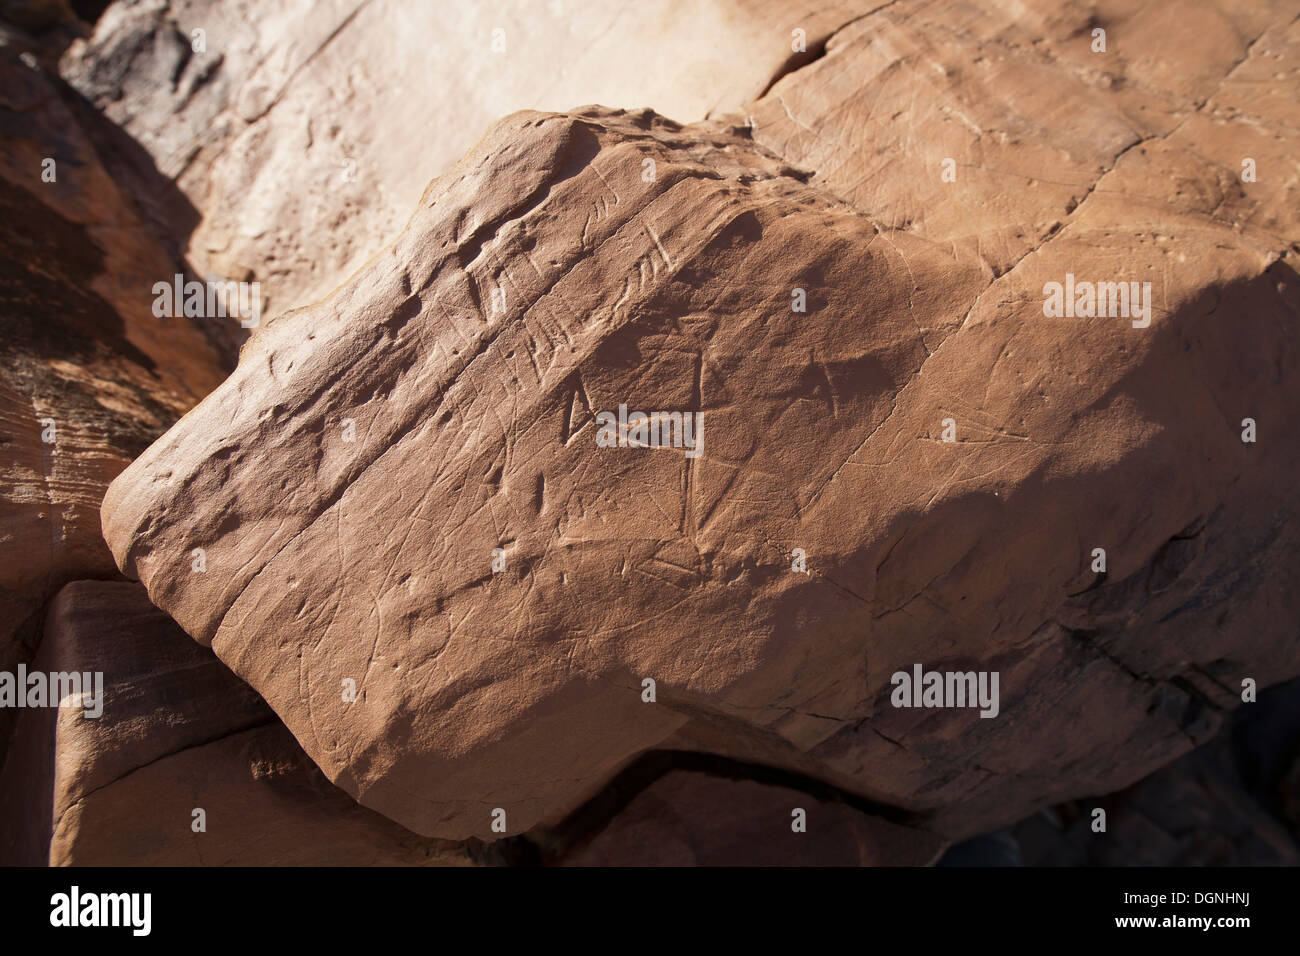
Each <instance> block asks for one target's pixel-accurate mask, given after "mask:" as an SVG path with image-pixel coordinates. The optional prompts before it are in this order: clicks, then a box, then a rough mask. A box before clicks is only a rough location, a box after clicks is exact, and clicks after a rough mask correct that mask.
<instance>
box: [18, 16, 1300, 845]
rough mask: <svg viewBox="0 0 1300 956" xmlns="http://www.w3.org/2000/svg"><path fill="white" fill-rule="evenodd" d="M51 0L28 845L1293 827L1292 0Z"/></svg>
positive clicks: (22, 373)
mask: <svg viewBox="0 0 1300 956" xmlns="http://www.w3.org/2000/svg"><path fill="white" fill-rule="evenodd" d="M0 19H4V20H5V21H6V22H5V24H3V25H0V133H3V135H0V322H2V323H3V326H4V333H5V334H4V335H3V336H0V353H2V354H0V545H2V548H0V672H6V671H12V670H14V669H15V667H16V665H17V664H18V663H19V662H27V661H30V666H31V667H32V668H33V669H35V670H39V671H77V672H83V671H85V672H91V673H96V672H102V673H103V675H104V687H105V691H106V697H105V699H104V700H103V705H104V714H103V717H102V718H98V719H96V718H91V717H88V716H83V715H82V712H81V711H80V710H78V709H77V708H76V707H75V706H74V705H75V704H76V700H75V699H74V700H71V701H65V703H67V704H68V706H65V707H61V708H53V709H45V710H24V711H14V710H10V709H8V707H7V706H6V707H4V708H3V709H0V763H2V764H3V766H2V767H0V862H22V863H44V862H50V863H55V864H121V863H139V864H186V865H188V864H208V865H211V864H227V863H239V864H348V865H356V864H416V865H423V864H448V865H457V864H466V863H508V862H525V861H531V862H540V863H544V864H577V865H590V864H668V865H689V864H711V863H733V864H735V863H744V864H770V863H816V864H832V865H838V864H849V865H859V864H868V865H881V864H887V865H899V864H902V865H925V864H928V863H931V862H934V861H935V860H936V859H937V858H938V857H939V854H940V852H941V851H942V850H943V848H944V847H945V846H947V845H948V844H949V843H951V842H953V841H960V840H964V839H965V838H967V837H971V836H973V835H976V834H987V833H989V831H991V830H996V831H998V833H997V838H996V839H995V840H993V841H992V843H993V844H996V845H995V846H994V850H997V849H998V847H999V846H1000V847H1001V848H1002V849H1006V848H1008V847H1009V848H1010V849H1012V850H1014V851H1015V854H1016V855H1023V857H1024V858H1025V859H1026V860H1028V861H1029V862H1031V863H1057V862H1070V863H1083V862H1106V863H1119V862H1147V863H1157V862H1159V863H1187V862H1249V863H1261V862H1270V863H1273V862H1294V861H1295V859H1296V844H1295V837H1294V832H1295V829H1294V826H1292V832H1291V833H1290V834H1288V832H1287V827H1288V825H1292V824H1294V821H1296V820H1300V754H1297V752H1296V749H1295V744H1294V741H1295V740H1296V739H1297V738H1296V731H1295V726H1294V720H1290V722H1289V723H1288V722H1287V721H1282V722H1281V724H1278V726H1282V725H1283V724H1284V725H1285V727H1286V728H1289V729H1284V731H1283V730H1277V731H1276V734H1278V735H1280V736H1278V740H1285V741H1289V742H1285V743H1277V742H1274V743H1273V744H1270V746H1269V748H1268V749H1267V753H1268V757H1267V759H1265V758H1264V757H1262V756H1260V753H1263V751H1260V752H1259V753H1257V752H1256V751H1254V750H1250V749H1249V748H1248V749H1247V750H1246V751H1241V750H1240V749H1239V748H1237V747H1236V743H1237V738H1238V736H1239V734H1238V730H1239V729H1240V727H1241V726H1242V725H1243V724H1244V722H1245V721H1246V720H1248V719H1249V718H1250V717H1251V716H1258V714H1261V713H1265V711H1264V707H1263V705H1262V704H1251V705H1249V706H1248V707H1247V708H1245V710H1246V714H1245V716H1241V715H1240V712H1239V716H1237V717H1232V716H1231V714H1232V712H1233V711H1234V709H1235V708H1236V707H1237V706H1238V704H1240V703H1241V701H1242V698H1243V693H1244V694H1245V696H1246V697H1247V698H1249V697H1250V694H1251V690H1252V689H1253V688H1255V687H1258V688H1265V687H1268V686H1269V685H1273V684H1277V683H1278V682H1282V681H1286V680H1288V679H1290V678H1293V677H1294V675H1296V674H1300V650H1298V649H1297V646H1296V642H1295V627H1294V622H1295V620H1296V619H1297V612H1300V597H1298V596H1297V593H1296V590H1295V588H1294V583H1293V581H1294V577H1295V572H1296V570H1297V569H1300V532H1298V531H1297V530H1296V529H1297V522H1296V510H1297V501H1298V499H1300V492H1297V491H1296V489H1295V487H1294V475H1295V474H1297V472H1298V470H1300V468H1298V466H1300V446H1298V445H1297V443H1296V442H1295V441H1294V440H1293V439H1292V438H1291V436H1290V432H1289V427H1290V417H1291V416H1292V415H1293V414H1294V411H1295V409H1296V408H1297V407H1300V401H1298V400H1300V380H1298V377H1297V362H1296V354H1295V348H1296V319H1297V314H1298V313H1300V278H1298V277H1297V275H1296V272H1295V266H1296V261H1297V256H1298V255H1300V194H1298V193H1300V177H1298V176H1297V175H1296V170H1297V167H1296V163H1295V160H1294V158H1293V157H1294V154H1295V149H1296V140H1297V134H1298V131H1300V108H1298V107H1297V105H1296V103H1297V97H1296V92H1297V90H1300V58H1298V57H1297V52H1298V47H1300V19H1297V17H1296V15H1295V9H1294V4H1293V3H1288V2H1285V0H1247V2H1239V0H1233V2H1228V0H1210V2H1203V0H1160V2H1157V3H1149V4H1144V5H1141V6H1139V7H1137V8H1136V9H1134V5H1132V4H1129V3H1122V2H1120V0H1098V2H1089V3H1087V4H1084V3H1082V2H1071V0H1051V2H1049V0H1027V2H1016V3H1014V4H1012V3H1002V2H997V3H989V4H955V3H953V2H952V0H894V2H882V0H837V2H829V3H825V4H813V5H808V6H806V7H797V8H795V9H794V12H791V8H790V5H788V4H784V3H778V2H776V0H681V2H680V3H676V4H674V5H673V7H672V10H671V12H669V13H667V14H666V13H665V12H664V9H663V8H662V7H660V6H657V5H654V4H650V5H636V4H631V5H629V4H625V3H620V2H618V0H608V2H606V0H598V2H595V3H591V4H584V5H582V7H581V8H580V9H573V8H572V5H571V4H565V3H563V2H562V0H558V2H548V3H547V4H545V5H541V4H537V3H535V2H531V0H504V2H501V3H494V4H490V5H482V4H465V3H461V2H451V0H439V2H435V3H403V2H399V0H374V2H369V0H326V2H323V3H322V2H308V0H290V2H287V3H282V4H277V5H276V8H275V10H274V11H267V10H265V9H263V7H262V5H258V4H252V3H249V2H248V0H122V2H118V3H115V4H113V5H112V6H111V8H110V9H109V10H108V12H107V13H106V14H105V15H104V17H103V18H102V19H101V20H100V22H99V23H98V25H97V27H96V28H95V30H94V33H93V36H92V35H87V37H86V39H85V40H84V41H78V42H76V43H74V44H73V46H72V47H71V48H70V49H69V50H68V51H67V52H66V55H64V56H63V57H62V58H61V59H59V58H58V57H57V54H56V51H57V50H58V49H59V48H60V46H61V45H62V44H63V43H64V42H66V41H67V40H68V38H70V37H72V36H75V35H79V34H81V33H83V32H84V31H83V29H82V28H81V27H80V26H78V25H77V24H75V23H73V22H71V21H70V19H69V14H68V6H67V4H66V3H63V2H61V0H60V2H58V3H55V2H50V3H34V4H18V5H14V4H9V5H7V6H4V5H0ZM12 22H17V23H19V24H20V25H21V28H22V30H32V31H36V30H42V31H44V32H43V33H42V34H41V37H42V39H41V40H39V47H38V46H37V43H38V41H36V40H34V39H31V38H28V39H26V40H25V39H23V36H22V34H21V31H15V30H14V29H13V28H11V27H10V26H9V25H8V24H9V23H12ZM29 40H30V42H28V41H29ZM23 44H27V45H26V46H23ZM20 48H21V49H23V50H25V52H23V53H21V55H20V52H19V50H20ZM56 60H58V64H59V72H60V73H61V75H62V77H63V79H62V80H61V79H59V78H58V77H55V76H53V75H52V74H51V73H50V72H48V70H49V69H50V67H51V65H52V64H53V63H54V62H55V61H56ZM65 80H66V84H65V82H64V81H65ZM82 97H84V99H82ZM584 102H587V103H591V102H603V103H608V104H610V106H588V107H578V108H573V106H574V104H576V103H584ZM643 103H650V104H653V106H654V107H655V108H656V109H657V111H658V112H654V111H652V110H650V109H633V107H637V106H640V105H641V104H643ZM614 107H622V108H614ZM521 108H522V109H524V111H523V112H515V111H516V110H519V109H521ZM536 110H543V111H540V112H539V111H536ZM98 111H102V115H101V113H100V112H98ZM551 111H559V112H551ZM507 114H508V115H507ZM502 116H504V119H500V117H502ZM667 116H672V117H673V119H668V118H666V117H667ZM679 121H680V122H679ZM114 124H116V125H114ZM485 128H486V129H487V132H486V134H485V135H484V134H483V130H484V129H485ZM460 157H463V158H460ZM457 158H460V159H459V161H458V162H457V161H456V160H457ZM435 177H437V178H435ZM431 179H432V180H433V182H432V185H429V182H430V180H431ZM190 266H192V267H193V269H191V268H190ZM192 271H197V272H198V273H200V274H202V275H204V276H206V277H208V278H222V279H231V280H259V281H260V282H261V283H262V285H263V286H264V288H265V289H266V292H267V293H268V297H267V298H266V300H265V301H264V302H263V306H264V311H265V313H266V314H267V315H268V316H270V317H272V318H273V321H270V322H267V323H265V324H264V326H263V328H262V329H260V330H259V331H258V333H257V334H256V336H255V337H254V338H253V339H252V341H250V342H249V343H248V344H247V345H246V346H245V347H244V349H243V352H242V356H241V357H240V359H241V360H240V362H239V365H238V368H236V369H235V370H234V372H233V374H231V375H230V377H229V378H228V379H227V378H226V375H227V374H228V373H229V372H230V369H232V368H234V354H233V352H234V348H233V346H234V344H236V343H237V341H238V333H237V332H236V331H235V330H234V329H233V327H226V328H225V329H224V330H223V329H222V328H221V327H219V326H218V325H217V324H216V323H215V322H214V321H213V320H207V319H198V320H197V321H195V320H191V319H185V318H176V319H159V318H157V317H156V316H155V314H154V310H153V301H152V300H153V296H154V286H155V283H157V282H158V281H160V280H166V279H169V278H170V277H171V276H172V275H173V274H175V273H180V272H192ZM1053 290H1055V291H1053ZM228 326H233V323H228ZM223 380H224V381H223ZM205 396H206V397H205ZM200 400H201V401H200ZM629 413H631V414H630V417H631V418H632V419H633V422H632V425H631V430H630V431H629V428H628V423H627V421H626V419H627V417H628V415H629ZM641 413H648V414H649V416H651V418H650V420H649V421H647V419H646V416H645V415H644V414H641ZM182 416H184V417H182ZM651 425H653V430H651ZM661 426H662V430H661ZM164 432H165V434H164ZM160 435H161V436H162V437H161V438H160V437H159V436H160ZM651 436H653V437H651ZM629 439H630V440H629ZM151 442H152V443H153V444H152V445H150V443H151ZM132 461H134V463H133V464H129V467H128V463H131V462H132ZM124 469H125V470H124ZM119 472H120V473H121V474H120V475H119ZM115 476H117V477H116V480H114V478H115ZM110 482H112V486H111V488H109V487H108V486H109V483H110ZM106 488H107V489H108V490H107V494H105V489H106ZM101 503H102V514H101V513H100V512H101ZM101 518H102V537H101V530H100V520H101ZM104 537H106V538H107V541H108V547H106V546H105V543H104V540H103V538H104ZM110 549H111V553H110ZM119 568H120V569H121V571H122V572H124V573H126V574H127V575H129V576H131V577H134V578H138V580H139V582H141V584H142V585H143V587H141V584H135V583H129V582H123V581H120V580H111V581H108V580H85V579H88V578H99V579H103V578H117V577H118V569H119ZM68 582H73V583H70V584H69V583H68ZM65 585H66V586H65ZM60 589H62V590H60ZM55 594H57V595H58V596H57V598H54V599H53V601H52V602H51V600H50V599H51V598H53V597H54V595H55ZM151 602H152V603H151ZM42 634H43V635H44V641H43V643H42V644H41V647H40V650H39V654H38V655H37V656H36V657H35V660H31V658H32V656H33V653H34V648H35V645H36V644H37V642H38V638H39V637H40V636H41V635H42ZM186 634H188V636H186ZM191 638H192V640H191ZM214 652H215V654H214ZM914 668H915V671H914ZM914 672H915V673H918V674H920V673H921V672H938V673H940V674H943V673H947V674H948V675H949V676H952V675H953V674H963V673H969V674H970V676H971V680H972V684H971V686H972V688H981V689H983V690H985V691H987V689H988V688H989V687H990V686H991V687H992V688H993V696H992V697H991V698H989V699H987V700H985V701H983V702H980V703H978V704H977V703H976V702H975V701H973V700H965V699H963V700H961V701H954V700H947V701H943V700H940V701H938V702H932V701H929V700H928V699H926V698H923V697H922V696H921V693H920V689H919V688H918V690H917V696H916V697H915V698H913V697H912V696H911V694H904V695H902V696H900V693H901V690H900V689H899V688H898V687H896V685H897V684H898V683H899V682H900V681H901V680H904V679H907V678H909V677H910V675H912V674H913V673H914ZM992 681H996V683H991V684H990V682H992ZM949 686H950V687H954V686H956V685H955V684H951V683H950V685H949ZM1269 699H1270V700H1272V699H1274V698H1269ZM82 703H83V704H84V703H85V700H84V698H83V700H82ZM932 703H934V704H942V705H943V706H929V704H932ZM904 704H915V705H916V706H900V705H904ZM921 704H926V705H927V706H920V705H921ZM1270 706H1271V705H1270ZM981 711H982V713H981ZM1270 713H1271V711H1270ZM18 714H21V716H20V717H17V728H16V732H15V733H13V734H12V748H11V749H10V750H9V752H8V754H7V757H6V753H5V747H6V745H7V742H8V741H9V740H10V739H11V734H10V730H11V729H13V723H14V721H15V718H16V716H17V715H18ZM1288 720H1289V718H1288ZM1225 725H1226V727H1227V729H1225ZM1270 726H1272V725H1270ZM1206 741H1212V743H1211V744H1210V745H1209V747H1208V748H1206V749H1204V750H1199V751H1197V752H1195V753H1188V752H1189V751H1191V750H1192V749H1193V748H1194V747H1197V746H1198V745H1200V744H1203V743H1205V742H1206ZM1242 753H1245V754H1246V756H1245V757H1243V756H1242ZM1171 761H1172V762H1171ZM1162 767H1163V768H1164V769H1163V770H1162V771H1161V772H1160V773H1158V774H1156V775H1154V776H1150V777H1147V779H1146V780H1145V781H1143V782H1141V783H1135V782H1136V781H1138V780H1140V779H1141V778H1143V777H1144V776H1145V775H1148V774H1151V773H1152V771H1155V770H1157V769H1158V768H1162ZM1097 793H1110V794H1112V796H1111V797H1108V798H1105V801H1106V802H1103V803H1102V805H1104V806H1107V807H1109V808H1110V810H1111V811H1112V818H1111V819H1112V833H1113V835H1114V837H1115V840H1114V841H1112V842H1110V843H1106V844H1100V843H1098V842H1097V841H1095V840H1093V839H1092V836H1093V835H1092V834H1091V833H1090V831H1089V830H1088V829H1087V822H1088V821H1087V817H1086V813H1083V811H1084V810H1086V808H1087V807H1088V806H1090V804H1089V802H1088V801H1089V800H1091V799H1094V798H1093V797H1092V796H1091V795H1094V794H1097ZM1260 794H1266V798H1265V797H1262V796H1260ZM1175 804H1176V805H1177V807H1176V809H1171V807H1172V805H1175ZM1043 807H1053V808H1054V809H1052V810H1050V811H1048V812H1047V814H1046V815H1045V816H1038V817H1031V816H1030V815H1032V814H1035V813H1036V812H1037V811H1039V810H1040V809H1041V808H1043ZM142 808H148V809H147V812H142ZM196 810H201V811H202V813H201V814H198V815H197V816H200V817H201V818H202V822H203V824H204V827H203V828H199V829H196V828H195V818H196V813H195V811H196ZM800 810H802V811H804V812H806V831H801V830H800V829H799V827H798V824H799V823H800V822H803V821H800V820H799V819H798V816H797V811H800ZM792 817H793V819H792ZM1026 817H1030V819H1029V820H1027V821H1026V819H1025V818H1026ZM1157 818H1158V819H1157ZM1017 821H1021V822H1020V823H1019V824H1018V825H1017ZM792 823H794V824H796V825H795V826H794V827H792ZM1013 825H1014V827H1013ZM998 841H1002V842H1001V843H998ZM1120 842H1123V843H1124V844H1125V849H1124V850H1122V851H1121V850H1118V849H1116V845H1117V844H1118V843H1120ZM967 846H969V844H967ZM1022 851H1023V852H1022Z"/></svg>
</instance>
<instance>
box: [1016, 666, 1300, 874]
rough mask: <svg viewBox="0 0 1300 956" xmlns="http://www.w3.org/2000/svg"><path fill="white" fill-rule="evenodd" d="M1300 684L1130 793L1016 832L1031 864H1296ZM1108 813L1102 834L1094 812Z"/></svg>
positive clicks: (1048, 812)
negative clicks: (1096, 830) (1096, 828)
mask: <svg viewBox="0 0 1300 956" xmlns="http://www.w3.org/2000/svg"><path fill="white" fill-rule="evenodd" d="M1298 765H1300V681H1294V680H1293V681H1290V682H1288V683H1287V684H1284V685H1282V686H1280V687H1275V688H1271V689H1269V690H1268V691H1267V692H1266V693H1265V694H1264V695H1263V696H1261V697H1260V699H1259V702H1258V703H1253V704H1249V705H1246V706H1243V707H1241V708H1240V709H1239V710H1238V711H1237V712H1236V713H1235V714H1234V715H1233V718H1232V720H1231V721H1230V722H1228V724H1227V725H1226V726H1225V727H1224V730H1223V732H1222V733H1221V734H1220V735H1219V736H1218V737H1216V738H1215V739H1214V740H1213V741H1212V742H1211V743H1210V744H1208V745H1207V746H1205V747H1202V748H1199V749H1198V750H1195V751H1193V752H1192V753H1190V754H1188V755H1186V756H1185V757H1182V758H1180V759H1178V760H1176V761H1174V762H1173V763H1172V764H1170V765H1169V766H1167V767H1164V768H1162V769H1160V770H1159V771H1157V772H1156V773H1154V774H1152V775H1151V776H1150V777H1147V778H1146V779H1144V780H1142V781H1141V782H1139V783H1137V784H1135V785H1134V786H1132V787H1129V788H1127V789H1125V790H1123V791H1121V792H1120V793H1116V794H1111V795H1108V796H1105V797H1101V798H1098V799H1087V800H1080V801H1075V802H1072V803H1070V804H1066V805H1062V806H1057V807H1051V808H1048V809H1045V810H1043V811H1041V812H1040V813H1038V814H1036V815H1034V816H1033V817H1031V818H1029V819H1027V820H1025V821H1022V822H1021V823H1019V824H1017V825H1016V826H1015V827H1014V828H1013V830H1012V833H1013V834H1014V838H1015V840H1016V841H1017V843H1018V844H1019V846H1020V848H1021V851H1022V853H1023V855H1024V862H1025V864H1026V865H1029V866H1082V865H1090V866H1127V865H1137V866H1282V865H1285V866H1295V865H1296V864H1297V863H1300V816H1297V815H1296V814H1295V812H1294V800H1295V779H1296V777H1297V775H1296V772H1295V769H1294V768H1295V767H1296V766H1298ZM1097 807H1100V808H1102V809H1104V810H1105V811H1106V824H1107V826H1106V832H1105V833H1094V832H1093V830H1092V828H1091V821H1092V811H1093V809H1094V808H1097Z"/></svg>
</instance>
